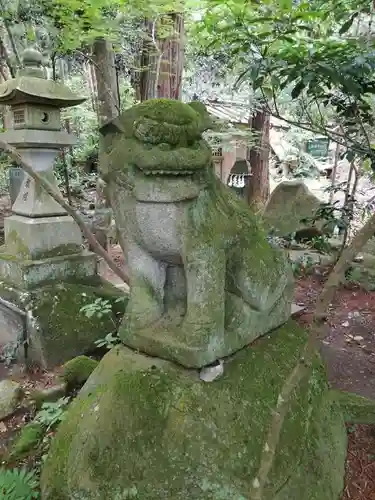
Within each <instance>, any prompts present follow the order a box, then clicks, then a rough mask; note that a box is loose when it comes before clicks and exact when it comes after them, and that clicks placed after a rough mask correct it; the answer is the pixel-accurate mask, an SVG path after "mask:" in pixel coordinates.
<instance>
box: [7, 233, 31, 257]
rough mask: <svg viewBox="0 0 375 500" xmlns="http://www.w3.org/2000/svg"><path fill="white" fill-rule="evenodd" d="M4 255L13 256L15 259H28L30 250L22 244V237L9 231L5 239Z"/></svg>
mask: <svg viewBox="0 0 375 500" xmlns="http://www.w3.org/2000/svg"><path fill="white" fill-rule="evenodd" d="M4 254H8V255H15V256H17V258H24V259H29V258H30V250H29V248H28V247H27V246H26V245H25V244H24V242H23V240H22V237H21V236H20V234H19V233H18V231H16V230H13V231H9V233H8V234H7V237H6V246H4Z"/></svg>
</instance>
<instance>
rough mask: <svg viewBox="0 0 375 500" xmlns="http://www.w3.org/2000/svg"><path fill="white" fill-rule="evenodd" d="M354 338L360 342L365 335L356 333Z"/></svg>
mask: <svg viewBox="0 0 375 500" xmlns="http://www.w3.org/2000/svg"><path fill="white" fill-rule="evenodd" d="M354 340H356V341H357V342H360V341H361V340H363V337H362V336H361V335H356V336H355V337H354Z"/></svg>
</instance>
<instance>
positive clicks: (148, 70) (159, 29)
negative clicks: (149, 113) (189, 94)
mask: <svg viewBox="0 0 375 500" xmlns="http://www.w3.org/2000/svg"><path fill="white" fill-rule="evenodd" d="M145 31H146V33H147V40H146V41H145V42H144V45H143V51H142V56H141V64H140V66H141V69H140V71H141V74H140V78H139V89H136V93H137V95H138V96H139V97H140V100H141V101H145V100H146V99H153V98H161V97H163V98H168V99H180V98H181V81H182V71H183V66H184V18H183V15H182V14H177V13H173V14H167V15H165V16H162V17H159V18H157V19H155V20H154V21H150V20H147V21H146V22H145Z"/></svg>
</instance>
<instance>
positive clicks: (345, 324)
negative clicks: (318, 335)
mask: <svg viewBox="0 0 375 500" xmlns="http://www.w3.org/2000/svg"><path fill="white" fill-rule="evenodd" d="M341 326H345V327H347V326H349V321H344V323H342V324H341Z"/></svg>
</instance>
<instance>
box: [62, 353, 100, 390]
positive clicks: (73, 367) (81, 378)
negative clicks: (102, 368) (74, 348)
mask: <svg viewBox="0 0 375 500" xmlns="http://www.w3.org/2000/svg"><path fill="white" fill-rule="evenodd" d="M97 366H98V361H96V360H95V359H91V358H89V357H88V356H77V357H76V358H73V359H70V360H69V361H68V362H67V363H65V364H64V366H63V372H62V375H61V377H62V379H63V380H64V382H65V383H66V385H67V386H68V387H79V386H81V385H83V384H84V383H85V382H86V380H87V379H88V378H89V376H90V375H91V373H92V372H93V371H94V370H95V368H96V367H97Z"/></svg>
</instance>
